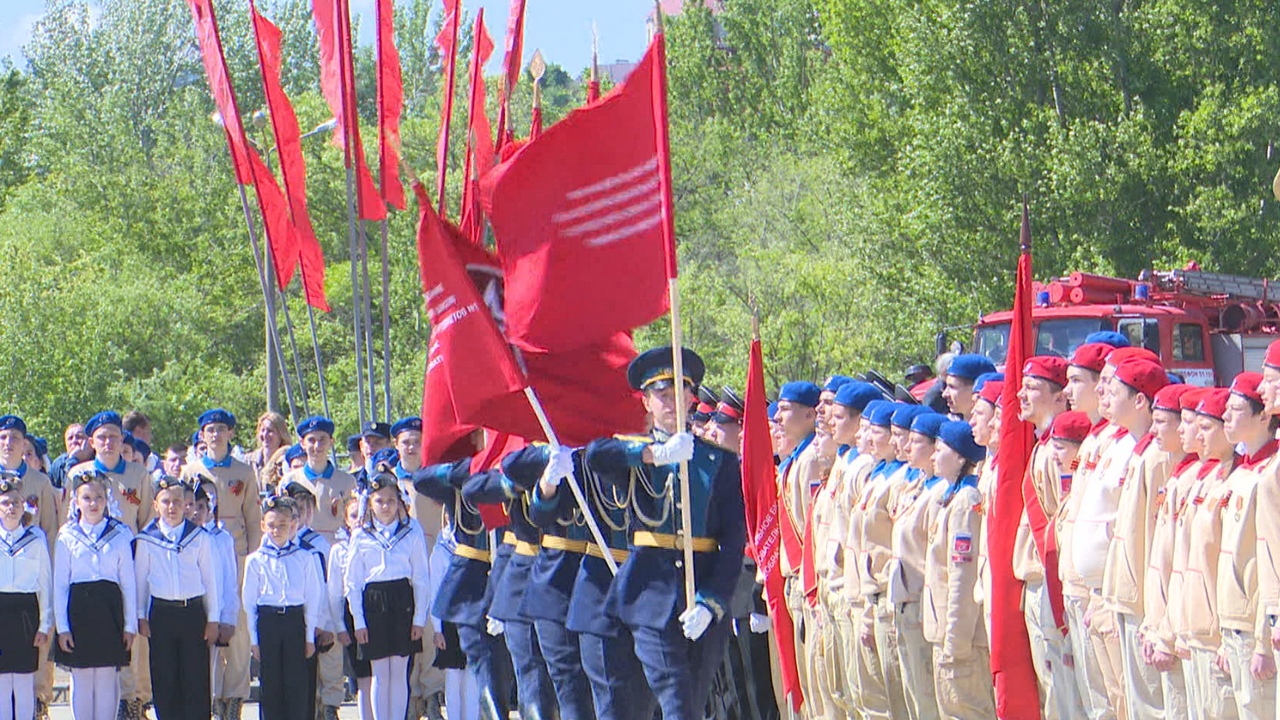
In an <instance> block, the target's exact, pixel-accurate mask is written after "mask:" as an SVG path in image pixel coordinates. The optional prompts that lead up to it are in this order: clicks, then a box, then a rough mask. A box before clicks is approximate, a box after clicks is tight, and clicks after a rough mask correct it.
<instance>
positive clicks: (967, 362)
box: [947, 353, 996, 382]
mask: <svg viewBox="0 0 1280 720" xmlns="http://www.w3.org/2000/svg"><path fill="white" fill-rule="evenodd" d="M995 371H996V366H995V363H993V362H991V358H988V357H987V356H986V355H978V354H977V353H968V354H966V355H957V356H956V358H955V359H954V360H952V361H951V365H950V367H948V368H947V374H948V375H954V376H956V377H958V378H964V379H965V380H968V381H969V382H973V381H975V380H977V379H978V376H979V375H982V374H984V373H993V372H995Z"/></svg>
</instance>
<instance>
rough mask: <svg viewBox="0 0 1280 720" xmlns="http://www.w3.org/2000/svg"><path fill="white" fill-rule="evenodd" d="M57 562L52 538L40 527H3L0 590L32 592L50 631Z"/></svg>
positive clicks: (46, 631)
mask: <svg viewBox="0 0 1280 720" xmlns="http://www.w3.org/2000/svg"><path fill="white" fill-rule="evenodd" d="M52 591H53V563H52V562H50V560H49V541H48V540H46V539H45V536H44V532H43V531H41V530H40V528H38V527H22V526H19V527H18V529H17V530H14V531H13V532H9V531H8V530H5V529H4V528H3V527H0V593H20V594H24V595H26V594H32V593H34V594H35V596H36V601H37V603H38V604H39V613H40V627H39V628H37V632H42V633H44V634H46V635H48V634H49V631H50V630H51V629H52V628H53V605H52V604H51V603H50V598H51V596H52V594H53V593H52Z"/></svg>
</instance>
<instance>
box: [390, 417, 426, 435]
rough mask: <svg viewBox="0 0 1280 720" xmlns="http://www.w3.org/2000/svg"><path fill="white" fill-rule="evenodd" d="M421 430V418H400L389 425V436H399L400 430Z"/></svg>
mask: <svg viewBox="0 0 1280 720" xmlns="http://www.w3.org/2000/svg"><path fill="white" fill-rule="evenodd" d="M410 431H412V432H422V418H420V417H407V418H400V419H399V420H397V421H396V422H395V424H394V425H392V426H391V437H400V433H402V432H410Z"/></svg>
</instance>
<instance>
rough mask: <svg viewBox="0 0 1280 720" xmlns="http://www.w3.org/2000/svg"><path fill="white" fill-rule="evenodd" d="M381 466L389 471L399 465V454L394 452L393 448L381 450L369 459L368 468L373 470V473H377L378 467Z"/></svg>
mask: <svg viewBox="0 0 1280 720" xmlns="http://www.w3.org/2000/svg"><path fill="white" fill-rule="evenodd" d="M383 464H385V465H386V466H387V468H388V471H390V470H391V469H392V468H394V467H395V466H397V465H399V464H400V453H398V452H396V449H395V448H382V449H381V450H379V451H378V452H376V453H374V454H373V457H372V458H370V459H369V467H371V468H373V470H374V472H378V466H379V465H383Z"/></svg>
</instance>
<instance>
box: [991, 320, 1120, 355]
mask: <svg viewBox="0 0 1280 720" xmlns="http://www.w3.org/2000/svg"><path fill="white" fill-rule="evenodd" d="M1112 329H1114V328H1113V327H1111V324H1110V323H1109V322H1107V321H1106V320H1103V319H1101V318H1061V319H1057V320H1041V321H1040V322H1038V323H1036V354H1037V355H1058V356H1061V357H1070V356H1071V353H1072V352H1074V351H1075V349H1076V348H1077V347H1079V346H1080V345H1083V344H1084V339H1085V338H1086V337H1088V335H1089V333H1092V332H1097V331H1099V330H1112ZM974 352H977V353H981V354H983V355H986V356H987V357H989V358H991V361H992V362H994V363H996V364H997V365H999V364H1000V363H1003V362H1004V359H1005V356H1006V355H1008V354H1009V323H1007V322H1006V323H998V324H994V325H983V326H980V327H979V328H978V333H977V337H976V338H975V345H974Z"/></svg>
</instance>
